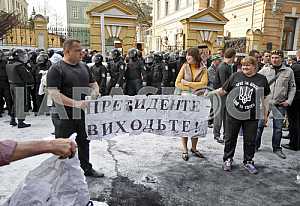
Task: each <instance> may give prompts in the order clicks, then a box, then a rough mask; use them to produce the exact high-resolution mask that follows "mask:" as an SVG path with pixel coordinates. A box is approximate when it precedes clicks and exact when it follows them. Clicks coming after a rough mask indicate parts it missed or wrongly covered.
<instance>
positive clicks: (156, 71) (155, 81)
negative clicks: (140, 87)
mask: <svg viewBox="0 0 300 206" xmlns="http://www.w3.org/2000/svg"><path fill="white" fill-rule="evenodd" d="M165 70H166V68H165V64H164V62H163V54H162V53H160V52H155V53H154V61H153V71H152V83H151V84H152V86H154V87H156V88H158V93H159V94H161V87H162V86H163V77H164V76H163V73H166V72H165Z"/></svg>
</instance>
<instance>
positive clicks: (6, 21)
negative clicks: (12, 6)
mask: <svg viewBox="0 0 300 206" xmlns="http://www.w3.org/2000/svg"><path fill="white" fill-rule="evenodd" d="M19 23H20V22H19V20H18V16H17V15H15V14H14V13H7V12H4V11H0V38H2V37H3V35H4V34H6V33H7V32H8V31H9V30H10V29H12V28H13V27H14V26H16V25H18V24H19Z"/></svg>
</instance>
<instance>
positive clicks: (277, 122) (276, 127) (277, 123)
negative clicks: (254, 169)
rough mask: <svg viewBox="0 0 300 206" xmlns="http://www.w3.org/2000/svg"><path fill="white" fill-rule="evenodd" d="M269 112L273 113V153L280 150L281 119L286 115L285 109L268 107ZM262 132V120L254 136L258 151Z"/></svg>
mask: <svg viewBox="0 0 300 206" xmlns="http://www.w3.org/2000/svg"><path fill="white" fill-rule="evenodd" d="M270 110H271V111H272V113H273V135H272V147H273V151H274V152H275V151H278V150H282V148H281V146H280V145H281V138H282V127H283V119H284V116H285V113H286V108H285V107H280V106H274V105H271V106H270ZM263 131H264V120H259V123H258V128H257V134H256V148H257V149H258V148H259V147H260V145H261V137H262V134H263Z"/></svg>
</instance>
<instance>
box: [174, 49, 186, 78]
mask: <svg viewBox="0 0 300 206" xmlns="http://www.w3.org/2000/svg"><path fill="white" fill-rule="evenodd" d="M185 62H186V51H181V52H180V53H179V57H178V60H177V71H178V72H179V71H180V69H181V67H182V65H183V64H184V63H185ZM177 75H178V73H177ZM177 75H176V76H177Z"/></svg>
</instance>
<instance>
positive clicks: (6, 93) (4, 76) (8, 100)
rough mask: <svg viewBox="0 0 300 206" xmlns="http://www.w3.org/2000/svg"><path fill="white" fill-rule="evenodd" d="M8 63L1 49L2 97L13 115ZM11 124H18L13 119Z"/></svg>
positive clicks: (0, 80)
mask: <svg viewBox="0 0 300 206" xmlns="http://www.w3.org/2000/svg"><path fill="white" fill-rule="evenodd" d="M6 64H7V60H6V57H5V55H4V53H3V52H2V50H0V98H1V99H3V98H4V99H5V102H6V106H7V108H8V115H10V116H12V114H13V112H12V107H13V101H12V97H11V94H10V88H9V83H8V77H7V73H6ZM0 109H3V108H0ZM1 112H2V111H1ZM1 112H0V115H1ZM12 120H14V118H12ZM10 124H11V125H13V126H16V122H15V121H11V122H10Z"/></svg>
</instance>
